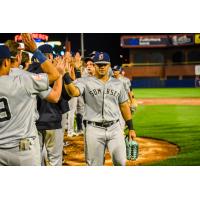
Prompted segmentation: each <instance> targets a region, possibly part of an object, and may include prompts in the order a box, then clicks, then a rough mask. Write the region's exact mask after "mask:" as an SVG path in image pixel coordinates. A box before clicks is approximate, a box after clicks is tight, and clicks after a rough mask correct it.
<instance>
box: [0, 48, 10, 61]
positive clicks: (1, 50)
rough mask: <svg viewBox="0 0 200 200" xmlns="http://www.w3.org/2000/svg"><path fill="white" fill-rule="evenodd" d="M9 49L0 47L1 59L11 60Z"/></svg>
mask: <svg viewBox="0 0 200 200" xmlns="http://www.w3.org/2000/svg"><path fill="white" fill-rule="evenodd" d="M10 57H11V55H10V51H9V48H8V47H7V46H5V45H0V59H2V58H10Z"/></svg>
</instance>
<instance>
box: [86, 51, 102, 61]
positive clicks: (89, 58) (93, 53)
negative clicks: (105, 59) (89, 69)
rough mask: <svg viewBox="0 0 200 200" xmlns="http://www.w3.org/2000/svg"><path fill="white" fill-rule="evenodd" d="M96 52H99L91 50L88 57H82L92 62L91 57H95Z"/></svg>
mask: <svg viewBox="0 0 200 200" xmlns="http://www.w3.org/2000/svg"><path fill="white" fill-rule="evenodd" d="M96 54H99V52H98V51H93V52H92V53H90V54H89V56H88V57H85V58H84V61H85V62H88V61H92V62H94V60H93V58H94V57H95V55H96Z"/></svg>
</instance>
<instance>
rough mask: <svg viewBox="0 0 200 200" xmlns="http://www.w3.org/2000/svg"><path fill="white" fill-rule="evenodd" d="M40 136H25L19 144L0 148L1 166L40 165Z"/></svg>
mask: <svg viewBox="0 0 200 200" xmlns="http://www.w3.org/2000/svg"><path fill="white" fill-rule="evenodd" d="M40 158H41V156H40V145H39V138H38V135H36V136H35V137H34V138H25V139H23V140H20V141H19V146H17V147H14V148H9V149H0V166H40V165H41V160H40Z"/></svg>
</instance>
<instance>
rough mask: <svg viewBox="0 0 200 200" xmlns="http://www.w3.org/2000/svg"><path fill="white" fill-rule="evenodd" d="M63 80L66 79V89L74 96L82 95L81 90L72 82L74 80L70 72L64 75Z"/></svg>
mask: <svg viewBox="0 0 200 200" xmlns="http://www.w3.org/2000/svg"><path fill="white" fill-rule="evenodd" d="M63 80H64V85H65V89H66V91H67V93H68V94H69V95H70V96H72V97H78V96H80V91H79V89H78V88H77V87H76V86H75V85H74V84H73V83H72V80H71V78H70V76H69V73H66V74H65V75H64V76H63Z"/></svg>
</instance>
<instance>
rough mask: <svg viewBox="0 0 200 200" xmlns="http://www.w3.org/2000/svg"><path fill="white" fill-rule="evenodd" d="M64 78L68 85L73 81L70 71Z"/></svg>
mask: <svg viewBox="0 0 200 200" xmlns="http://www.w3.org/2000/svg"><path fill="white" fill-rule="evenodd" d="M63 80H64V82H65V84H66V85H69V84H70V83H72V79H71V78H70V76H69V73H66V74H65V75H64V76H63Z"/></svg>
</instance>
